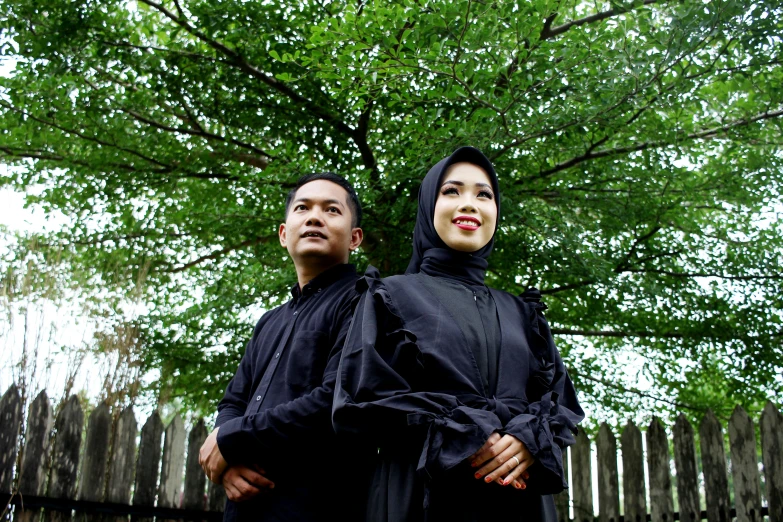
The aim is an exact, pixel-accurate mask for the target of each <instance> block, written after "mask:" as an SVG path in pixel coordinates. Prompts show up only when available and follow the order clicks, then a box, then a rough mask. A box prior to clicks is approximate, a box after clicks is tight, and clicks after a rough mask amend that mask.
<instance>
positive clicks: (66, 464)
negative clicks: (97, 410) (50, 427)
mask: <svg viewBox="0 0 783 522" xmlns="http://www.w3.org/2000/svg"><path fill="white" fill-rule="evenodd" d="M83 426H84V413H83V412H82V407H81V405H80V404H79V399H78V397H76V395H71V396H70V398H69V399H68V401H67V402H66V403H65V405H64V406H63V408H62V409H61V410H60V413H58V414H57V419H56V420H55V421H54V430H55V436H54V445H53V446H52V465H51V473H50V475H49V487H48V492H47V495H48V496H50V497H53V498H60V499H71V500H72V499H74V498H75V496H76V471H77V469H78V467H79V449H80V448H81V442H82V428H83ZM44 518H45V519H46V520H49V521H51V522H66V521H68V520H70V519H71V513H70V512H59V511H50V512H48V513H46V512H45V513H44Z"/></svg>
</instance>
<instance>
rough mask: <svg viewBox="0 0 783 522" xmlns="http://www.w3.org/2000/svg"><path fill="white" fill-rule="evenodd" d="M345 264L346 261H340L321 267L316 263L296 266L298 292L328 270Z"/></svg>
mask: <svg viewBox="0 0 783 522" xmlns="http://www.w3.org/2000/svg"><path fill="white" fill-rule="evenodd" d="M345 263H347V261H340V262H337V263H331V264H323V265H321V264H316V263H308V264H296V278H297V279H298V280H299V290H303V289H304V287H305V286H307V283H309V282H310V281H312V280H313V279H315V278H316V277H318V276H319V275H321V274H323V273H324V272H326V271H327V270H329V269H330V268H332V267H335V266H337V265H343V264H345Z"/></svg>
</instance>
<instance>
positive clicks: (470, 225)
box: [451, 216, 481, 231]
mask: <svg viewBox="0 0 783 522" xmlns="http://www.w3.org/2000/svg"><path fill="white" fill-rule="evenodd" d="M451 222H452V223H454V224H455V225H457V226H458V227H459V228H461V229H462V230H469V231H473V230H478V227H480V226H481V222H480V221H479V220H478V219H476V218H474V217H470V216H457V217H455V218H454V219H452V220H451Z"/></svg>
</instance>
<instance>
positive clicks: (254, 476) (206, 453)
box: [198, 428, 275, 502]
mask: <svg viewBox="0 0 783 522" xmlns="http://www.w3.org/2000/svg"><path fill="white" fill-rule="evenodd" d="M219 429H220V428H215V429H214V430H213V431H212V433H210V434H209V436H208V437H207V440H205V441H204V444H202V446H201V449H200V450H199V452H198V463H199V464H201V468H202V469H203V470H204V473H206V475H207V478H208V479H209V480H210V481H212V482H214V483H215V484H222V485H223V488H224V489H225V490H226V496H228V498H229V499H230V500H233V501H234V502H241V501H243V500H248V499H250V498H253V497H255V496H256V495H258V494H259V493H260V492H261V490H262V489H265V488H266V489H273V488H274V487H275V484H274V482H272V481H271V480H269V479H268V478H266V477H265V476H264V475H265V474H266V472H265V471H264V470H263V468H260V467H259V466H253V467H248V466H243V465H237V466H229V465H228V463H227V462H226V459H224V458H223V454H222V453H220V448H218V445H217V434H218V430H219Z"/></svg>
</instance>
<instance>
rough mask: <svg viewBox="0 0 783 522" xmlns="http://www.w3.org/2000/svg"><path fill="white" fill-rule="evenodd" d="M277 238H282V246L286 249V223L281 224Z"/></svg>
mask: <svg viewBox="0 0 783 522" xmlns="http://www.w3.org/2000/svg"><path fill="white" fill-rule="evenodd" d="M277 237H279V238H280V245H281V246H282V247H283V248H286V246H287V243H286V235H285V223H280V229H279V230H278V231H277Z"/></svg>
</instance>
